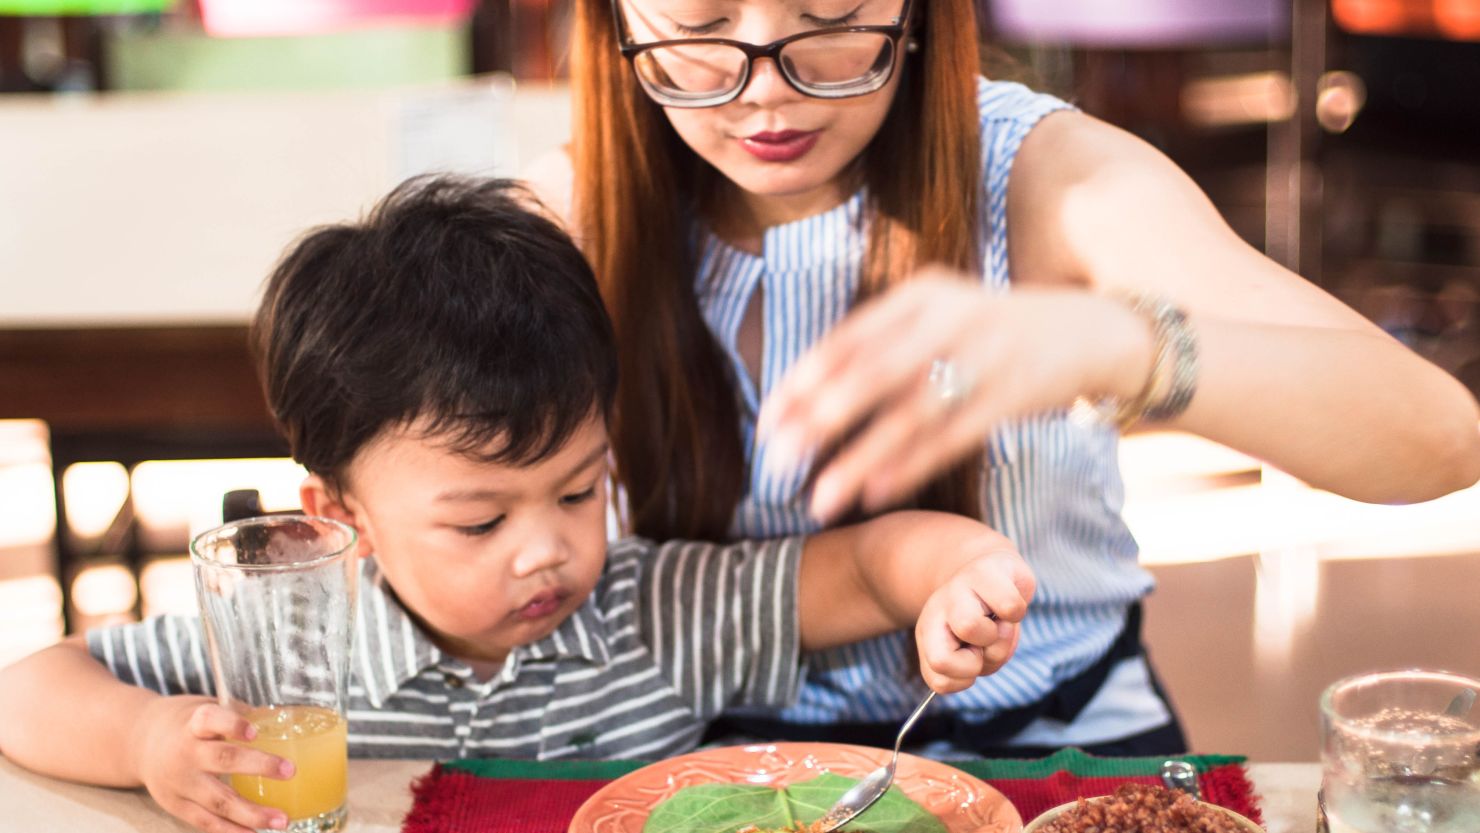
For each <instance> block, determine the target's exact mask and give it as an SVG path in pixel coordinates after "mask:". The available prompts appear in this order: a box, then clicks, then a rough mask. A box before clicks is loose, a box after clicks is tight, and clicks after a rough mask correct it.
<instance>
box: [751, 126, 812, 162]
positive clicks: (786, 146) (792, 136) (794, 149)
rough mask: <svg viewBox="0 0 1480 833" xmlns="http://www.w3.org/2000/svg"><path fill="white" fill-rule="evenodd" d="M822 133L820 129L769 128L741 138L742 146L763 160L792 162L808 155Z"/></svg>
mask: <svg viewBox="0 0 1480 833" xmlns="http://www.w3.org/2000/svg"><path fill="white" fill-rule="evenodd" d="M821 133H822V131H820V130H776V131H769V130H768V131H764V132H761V133H756V134H754V135H752V136H746V137H745V138H743V139H741V140H740V146H741V147H743V148H745V149H746V150H747V151H749V152H750V154H751V155H752V156H754V157H755V158H757V159H759V160H761V161H763V162H791V161H794V160H797V159H800V158H802V157H803V156H806V155H807V151H809V150H811V149H812V146H813V145H816V144H817V137H818V136H819V135H821Z"/></svg>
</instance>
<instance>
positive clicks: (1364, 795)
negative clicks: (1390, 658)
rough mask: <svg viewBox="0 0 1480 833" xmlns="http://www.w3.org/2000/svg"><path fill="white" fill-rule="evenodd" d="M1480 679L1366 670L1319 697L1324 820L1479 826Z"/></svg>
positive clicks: (1346, 827)
mask: <svg viewBox="0 0 1480 833" xmlns="http://www.w3.org/2000/svg"><path fill="white" fill-rule="evenodd" d="M1477 691H1480V680H1477V679H1474V678H1471V677H1465V676H1461V675H1459V674H1450V673H1445V672H1442V671H1417V670H1413V671H1391V672H1385V673H1377V674H1363V675H1360V676H1356V677H1350V678H1348V679H1345V680H1341V681H1340V682H1337V683H1335V684H1334V685H1332V686H1331V687H1330V688H1328V689H1326V692H1325V693H1324V694H1323V695H1322V696H1321V740H1322V750H1321V765H1322V773H1321V774H1322V780H1321V806H1320V810H1321V822H1322V825H1321V829H1322V830H1329V831H1330V833H1475V832H1476V831H1480V709H1475V708H1473V706H1474V703H1475V693H1476V692H1477Z"/></svg>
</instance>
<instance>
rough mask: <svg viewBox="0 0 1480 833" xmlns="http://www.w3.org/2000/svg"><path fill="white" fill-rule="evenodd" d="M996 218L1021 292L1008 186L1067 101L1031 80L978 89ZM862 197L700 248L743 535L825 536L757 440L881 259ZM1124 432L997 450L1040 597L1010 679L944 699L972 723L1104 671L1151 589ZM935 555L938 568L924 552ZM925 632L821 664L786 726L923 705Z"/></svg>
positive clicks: (996, 274)
mask: <svg viewBox="0 0 1480 833" xmlns="http://www.w3.org/2000/svg"><path fill="white" fill-rule="evenodd" d="M978 105H979V107H980V111H981V130H982V170H983V177H982V179H983V187H984V189H985V195H984V197H985V198H984V200H983V201H982V205H983V206H984V207H985V211H984V216H983V217H982V223H981V232H980V233H981V236H982V237H981V239H982V241H983V244H984V245H983V246H982V251H983V260H984V263H983V270H982V271H983V279H984V281H985V283H986V285H987V286H988V287H989V288H990V289H992V290H998V291H1006V290H1008V289H1009V285H1010V276H1009V274H1008V260H1007V205H1006V203H1007V183H1008V175H1009V174H1010V172H1011V170H1012V162H1013V158H1014V156H1015V155H1016V153H1017V150H1018V147H1019V146H1020V145H1021V143H1022V140H1023V138H1024V137H1025V136H1026V135H1027V133H1028V131H1029V130H1031V129H1032V128H1033V126H1034V125H1035V124H1036V123H1037V122H1038V121H1039V120H1040V119H1041V118H1043V117H1044V116H1045V115H1047V114H1049V113H1051V112H1054V111H1056V110H1061V109H1065V108H1067V107H1068V106H1069V105H1067V104H1065V103H1064V102H1062V101H1060V100H1058V99H1056V98H1053V97H1051V96H1047V95H1042V94H1038V93H1034V92H1033V91H1031V90H1029V89H1028V88H1026V87H1023V86H1021V85H1019V84H1013V83H1007V82H991V81H987V80H985V79H981V80H979V83H978ZM863 209H864V200H863V195H862V193H859V194H855V195H854V196H853V197H852V198H851V199H849V200H848V201H846V202H845V203H843V204H842V205H839V206H837V207H836V208H834V209H832V210H829V211H827V212H825V213H823V214H819V215H816V216H813V217H809V218H806V219H803V220H799V221H796V222H793V223H788V224H785V225H780V226H775V227H772V228H770V229H767V230H766V232H765V236H764V240H763V249H762V252H763V253H762V254H761V255H759V256H757V255H753V254H750V253H747V252H743V251H740V250H738V249H735V248H734V247H732V246H729V245H728V244H726V243H725V242H723V241H721V240H720V239H719V238H717V237H716V236H714V235H713V234H712V233H709V232H708V231H707V230H700V232H699V236H698V238H697V240H698V245H699V247H700V249H699V271H698V274H697V283H696V287H695V289H696V292H697V295H698V299H699V304H700V308H701V310H702V312H703V315H704V317H705V320H706V321H707V323H708V325H709V327H710V329H711V331H712V332H713V333H714V335H715V337H716V338H717V339H718V341H719V343H720V344H721V345H722V346H723V348H724V350H725V351H726V353H727V354H728V357H729V360H730V362H731V363H732V365H733V374H732V375H733V378H734V380H735V383H736V385H737V386H738V388H739V390H738V391H737V396H738V401H739V404H740V414H741V417H740V420H741V426H740V428H741V437H742V441H743V443H744V448H745V453H746V456H747V459H748V460H749V461H750V472H751V474H750V481H749V483H748V489H747V491H746V494H745V495H744V497H743V498H742V500H741V502H740V504H739V506H738V507H737V509H736V511H735V515H734V518H733V521H732V526H731V532H732V534H733V535H734V536H735V537H737V538H771V537H776V536H781V535H792V534H798V533H809V532H814V531H817V529H818V526H817V524H816V522H815V521H814V520H813V519H812V518H810V517H809V516H808V514H807V511H806V506H805V504H804V503H803V501H802V500H801V487H802V482H803V479H804V477H805V474H806V473H805V472H803V471H792V472H790V473H789V474H787V475H786V476H782V477H776V476H773V475H770V474H768V473H767V469H766V467H765V466H762V465H761V462H762V455H764V453H765V448H764V447H759V448H758V447H757V444H756V441H755V418H756V413H757V410H758V408H759V405H760V402H761V401H762V400H763V399H764V397H765V395H766V394H767V393H768V392H769V391H770V390H771V388H772V387H773V386H775V385H776V384H777V383H778V382H779V381H780V380H781V379H782V377H783V376H784V375H785V374H786V371H787V370H788V369H789V368H790V367H791V366H792V364H793V363H794V362H795V361H796V360H797V359H798V358H799V357H801V356H802V355H803V354H805V353H806V352H807V351H808V350H809V349H810V348H811V347H812V346H813V345H814V344H816V343H817V342H818V340H819V339H820V338H821V337H822V336H823V334H824V333H826V332H827V330H828V329H829V328H830V327H832V326H833V325H834V324H836V323H837V322H838V321H840V320H841V319H842V318H843V317H844V316H845V315H846V314H847V312H848V310H849V308H850V307H851V306H852V304H853V300H854V297H855V294H856V292H857V289H858V284H859V278H860V266H861V262H862V258H863V253H864V251H865V249H866V247H867V218H866V217H865V216H864V210H863ZM757 288H763V289H764V295H763V309H762V311H761V312H762V315H763V327H764V339H765V341H764V345H765V346H764V351H763V357H762V367H761V368H760V372H759V374H758V375H759V377H760V390H756V389H755V385H754V384H753V383H752V380H751V376H750V374H749V373H748V372H747V371H746V368H745V364H744V360H743V359H742V358H741V356H740V353H739V350H738V348H737V343H736V339H737V335H738V333H739V330H740V324H741V321H742V319H743V318H744V316H745V313H746V310H747V308H748V306H749V303H750V299H751V296H752V294H753V293H754V292H755V291H756V290H757ZM1116 442H1117V435H1116V433H1115V431H1114V430H1113V429H1110V428H1107V427H1105V426H1101V425H1088V424H1084V423H1082V422H1081V421H1079V420H1074V419H1070V418H1069V415H1068V414H1067V413H1062V412H1061V413H1052V414H1047V415H1043V416H1039V417H1035V418H1030V419H1024V420H1021V421H1017V422H1013V423H1009V424H1006V425H1003V426H1002V427H1000V428H999V429H998V430H996V431H995V432H994V433H993V434H992V435H991V436H990V437H989V438H988V441H987V446H986V454H985V455H984V457H985V461H986V462H985V471H984V472H983V477H984V480H983V485H984V488H983V500H982V510H981V517H982V519H983V520H984V521H985V522H986V523H988V524H990V525H991V526H992V527H993V528H994V529H996V530H998V531H1000V532H1002V533H1003V534H1005V535H1006V536H1007V537H1008V538H1009V539H1011V540H1012V541H1013V542H1014V543H1015V544H1016V545H1017V546H1018V548H1019V550H1020V551H1021V552H1022V553H1023V555H1024V557H1025V558H1026V559H1027V560H1028V562H1029V563H1030V564H1031V565H1032V567H1033V570H1034V572H1035V574H1036V575H1037V578H1038V593H1037V596H1036V598H1035V599H1034V601H1033V605H1032V608H1031V610H1030V613H1029V616H1028V618H1027V619H1026V621H1025V622H1024V625H1023V629H1022V635H1021V639H1020V641H1019V646H1018V650H1017V654H1016V655H1015V656H1014V657H1013V659H1012V660H1011V661H1010V662H1009V663H1008V664H1007V665H1006V666H1005V667H1004V668H1003V669H1002V670H1001V671H999V672H998V673H996V674H994V675H992V676H990V677H986V678H983V679H981V680H979V681H978V682H977V683H976V685H974V686H973V687H972V688H970V689H968V690H966V691H964V692H961V693H960V694H956V695H952V696H951V697H950V698H949V699H947V700H945V701H944V706H945V707H946V708H950V709H954V710H956V711H957V712H959V713H960V714H961V716H962V717H963V718H965V719H968V720H971V721H979V720H986V719H988V718H990V717H991V716H992V715H993V714H995V713H997V712H998V711H1000V710H1003V709H1009V708H1013V707H1017V706H1023V705H1027V704H1030V703H1033V702H1036V701H1038V700H1040V699H1042V698H1043V697H1044V696H1045V695H1047V694H1048V693H1049V692H1050V691H1052V690H1053V689H1054V687H1055V686H1056V685H1058V684H1059V683H1061V682H1063V681H1065V680H1067V679H1069V678H1071V677H1073V676H1074V675H1076V674H1077V673H1079V672H1081V671H1083V670H1084V669H1086V668H1087V667H1089V666H1090V665H1092V664H1093V663H1094V662H1095V661H1096V660H1097V659H1098V658H1099V657H1100V656H1101V655H1102V654H1103V653H1104V652H1105V651H1106V650H1108V648H1109V646H1110V644H1111V642H1112V641H1113V640H1114V639H1115V637H1116V635H1117V634H1118V633H1119V631H1120V629H1121V626H1122V625H1123V623H1124V621H1125V616H1126V611H1127V609H1128V607H1129V605H1131V604H1132V603H1133V602H1135V601H1136V600H1138V599H1139V598H1141V597H1142V596H1143V595H1144V594H1145V593H1146V592H1147V591H1149V590H1150V588H1151V584H1152V582H1151V578H1150V576H1149V575H1148V574H1147V573H1145V572H1144V571H1143V570H1141V569H1140V568H1139V567H1138V566H1137V548H1136V544H1135V541H1134V540H1133V539H1132V537H1131V534H1130V532H1129V530H1128V529H1127V528H1126V525H1125V523H1124V522H1123V521H1122V519H1121V515H1120V510H1121V503H1122V486H1121V481H1120V473H1119V468H1118V464H1117V459H1116ZM921 557H922V558H923V557H929V556H928V553H922V554H921ZM914 653H915V650H914V646H913V640H912V638H911V634H910V633H907V632H901V633H897V634H891V635H889V636H886V637H883V638H880V639H876V640H872V641H869V642H864V643H859V644H857V645H852V646H846V647H843V648H839V649H835V650H831V651H826V652H821V653H817V654H813V655H811V656H810V657H809V658H808V675H807V683H806V685H805V686H804V687H803V691H802V694H801V697H800V700H799V701H798V702H797V704H796V705H794V706H792V707H791V708H789V709H787V710H786V711H784V712H783V713H782V714H781V715H779V717H780V718H781V719H783V720H788V721H791V722H795V723H830V722H837V721H846V722H887V721H896V720H899V719H900V718H901V717H903V716H904V715H905V714H907V713H908V712H909V710H910V709H911V708H912V707H913V706H914V705H915V704H916V703H918V702H919V698H920V697H921V695H922V693H923V691H924V683H923V682H922V681H921V680H920V677H919V674H918V673H917V672H916V671H914V670H913V669H912V667H911V663H912V660H911V659H910V658H911V657H912V656H913V655H914Z"/></svg>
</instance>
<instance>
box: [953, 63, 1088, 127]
mask: <svg viewBox="0 0 1480 833" xmlns="http://www.w3.org/2000/svg"><path fill="white" fill-rule="evenodd" d="M976 106H977V111H978V112H979V113H980V114H981V121H982V125H983V127H984V128H990V127H991V126H992V125H994V124H1003V123H1005V124H1009V125H1020V126H1021V125H1026V126H1032V125H1033V124H1036V123H1037V122H1038V121H1039V120H1040V119H1042V118H1043V117H1044V116H1046V115H1048V114H1049V113H1055V112H1058V111H1060V110H1073V109H1074V105H1072V104H1070V103H1069V102H1067V101H1065V100H1063V99H1062V98H1059V97H1058V96H1055V95H1050V94H1048V93H1043V92H1039V91H1037V90H1035V89H1033V88H1032V87H1029V86H1028V85H1026V84H1022V83H1020V82H1017V81H1002V80H994V79H990V78H985V77H983V76H977V79H976Z"/></svg>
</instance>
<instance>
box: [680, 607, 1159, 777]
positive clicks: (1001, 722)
mask: <svg viewBox="0 0 1480 833" xmlns="http://www.w3.org/2000/svg"><path fill="white" fill-rule="evenodd" d="M1141 653H1142V647H1141V605H1140V603H1139V602H1138V603H1136V604H1134V605H1132V606H1131V607H1130V609H1129V611H1128V612H1127V613H1126V619H1125V626H1124V627H1123V628H1121V631H1120V633H1119V634H1118V635H1117V636H1116V637H1115V641H1114V642H1113V643H1111V645H1110V648H1109V649H1108V650H1107V651H1106V652H1105V654H1104V655H1103V656H1101V657H1100V658H1099V659H1098V660H1096V661H1095V663H1094V664H1093V665H1091V666H1090V667H1089V668H1086V669H1085V670H1083V671H1081V672H1080V673H1079V674H1077V675H1075V676H1073V677H1071V678H1069V679H1068V680H1065V681H1064V682H1062V683H1060V684H1059V685H1058V686H1057V687H1056V688H1055V689H1054V690H1053V691H1051V692H1049V693H1048V695H1047V696H1046V697H1044V698H1043V699H1042V700H1039V701H1037V702H1035V703H1030V704H1028V705H1026V706H1019V707H1017V708H1014V709H1008V710H1006V711H1002V712H998V713H997V714H996V715H994V716H993V717H992V718H991V719H989V720H985V721H979V722H972V721H970V720H966V719H963V718H961V717H959V716H957V715H955V714H952V713H949V712H946V713H940V714H932V715H927V716H925V717H922V718H921V719H920V720H919V721H918V722H917V723H916V724H915V727H914V728H913V729H911V730H910V742H911V743H912V744H913V743H929V742H932V741H942V740H945V741H950V742H951V744H952V745H954V746H956V747H958V748H961V749H970V750H973V751H976V752H979V753H981V754H984V755H988V754H991V751H992V750H1000V749H1001V744H1002V743H1003V741H1005V740H1007V739H1008V738H1011V737H1012V736H1014V735H1016V734H1017V733H1018V732H1020V731H1022V730H1023V729H1024V728H1025V727H1026V726H1027V725H1028V724H1029V723H1032V722H1033V721H1035V720H1037V719H1038V718H1040V717H1048V718H1053V719H1054V720H1059V721H1062V722H1064V723H1070V722H1073V720H1074V718H1076V717H1078V716H1079V713H1080V712H1082V711H1083V710H1084V707H1085V706H1086V705H1088V704H1089V701H1090V700H1091V699H1093V698H1094V696H1095V694H1096V693H1097V692H1099V690H1100V687H1101V686H1103V685H1104V684H1105V679H1106V678H1107V677H1109V676H1110V671H1111V669H1112V668H1114V667H1115V665H1116V664H1117V663H1119V662H1120V661H1121V660H1124V659H1129V658H1131V657H1135V656H1139V655H1141ZM1173 719H1174V721H1175V718H1173ZM898 732H899V724H898V723H897V722H890V723H792V722H790V721H783V720H777V719H775V718H770V717H751V716H722V717H721V718H720V719H719V720H717V721H715V722H714V723H712V724H710V727H709V729H708V731H706V732H705V734H704V742H705V743H709V742H712V741H718V740H721V739H723V738H725V737H729V736H733V735H742V736H746V737H754V738H769V739H775V740H792V741H821V742H829V743H855V744H862V745H865V746H886V747H887V746H893V745H894V736H895V735H896V734H898Z"/></svg>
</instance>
